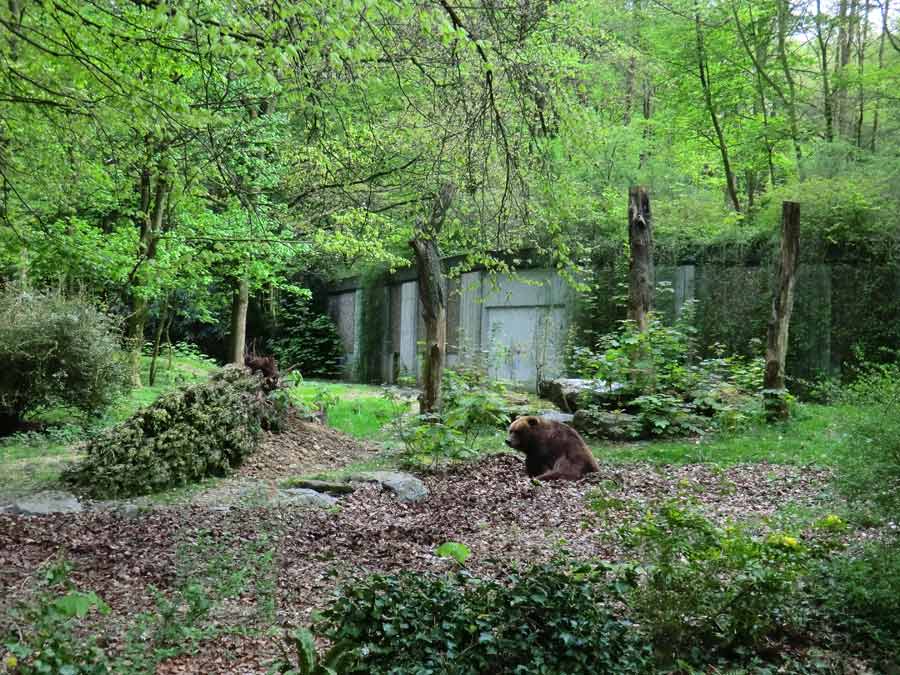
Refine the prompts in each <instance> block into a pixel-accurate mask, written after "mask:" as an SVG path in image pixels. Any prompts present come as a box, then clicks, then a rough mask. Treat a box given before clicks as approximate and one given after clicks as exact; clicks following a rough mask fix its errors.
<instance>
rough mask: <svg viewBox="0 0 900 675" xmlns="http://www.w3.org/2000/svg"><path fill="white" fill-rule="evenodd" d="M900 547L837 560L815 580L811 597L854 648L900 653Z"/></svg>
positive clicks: (888, 545) (889, 545)
mask: <svg viewBox="0 0 900 675" xmlns="http://www.w3.org/2000/svg"><path fill="white" fill-rule="evenodd" d="M898 549H900V546H898V542H896V541H893V542H884V543H877V544H870V545H868V546H866V547H865V548H864V549H863V550H862V551H860V552H857V553H856V554H854V555H840V556H835V557H834V558H831V559H829V560H827V561H825V562H824V563H823V564H822V565H821V567H820V568H819V569H817V570H816V574H814V575H812V576H811V590H810V593H811V596H812V597H813V598H814V599H815V601H816V606H817V608H818V612H819V614H820V616H821V618H822V619H823V620H824V621H825V623H826V624H828V626H829V627H830V628H832V629H837V630H838V631H839V633H840V634H841V635H844V636H846V638H847V639H848V642H849V646H851V647H860V646H863V647H871V646H872V645H876V646H881V647H882V648H885V649H887V650H892V651H893V652H894V654H897V653H898V651H897V650H900V550H898Z"/></svg>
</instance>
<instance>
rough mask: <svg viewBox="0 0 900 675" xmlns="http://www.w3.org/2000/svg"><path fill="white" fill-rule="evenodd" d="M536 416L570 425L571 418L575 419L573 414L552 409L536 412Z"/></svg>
mask: <svg viewBox="0 0 900 675" xmlns="http://www.w3.org/2000/svg"><path fill="white" fill-rule="evenodd" d="M538 417H540V418H541V419H545V420H547V421H548V422H562V423H563V424H569V425H571V424H572V420H574V419H575V415H570V414H569V413H562V412H554V411H549V412H543V413H538Z"/></svg>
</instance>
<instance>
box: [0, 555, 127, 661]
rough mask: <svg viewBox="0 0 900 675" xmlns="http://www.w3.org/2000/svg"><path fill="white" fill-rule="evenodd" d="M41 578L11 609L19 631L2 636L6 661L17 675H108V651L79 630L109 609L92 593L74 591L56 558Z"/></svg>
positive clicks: (67, 569) (68, 569)
mask: <svg viewBox="0 0 900 675" xmlns="http://www.w3.org/2000/svg"><path fill="white" fill-rule="evenodd" d="M42 571H43V574H42V575H41V582H40V583H41V585H40V586H39V588H38V590H37V593H36V595H35V597H34V598H33V599H32V600H31V601H30V602H28V603H24V604H22V605H20V606H19V607H17V608H15V610H14V612H13V615H12V617H11V618H13V619H14V620H15V623H16V624H17V625H18V626H19V627H21V630H19V631H17V632H16V633H12V634H10V635H6V636H4V637H3V641H2V644H3V647H4V649H5V650H6V652H7V654H6V656H5V657H4V662H5V664H6V666H7V667H8V672H11V673H15V675H39V674H41V673H67V674H69V675H106V674H107V673H112V672H114V670H113V669H111V668H110V665H109V658H108V657H107V654H106V652H105V651H104V650H103V649H102V648H101V647H100V646H98V644H97V639H96V638H95V637H84V636H83V635H82V633H83V632H84V631H79V630H78V628H79V627H80V624H81V623H82V622H83V620H84V619H85V618H86V617H87V616H88V615H89V614H93V613H101V614H106V613H108V612H109V607H108V606H107V604H106V603H105V602H103V600H102V599H100V598H99V597H98V596H97V595H96V594H95V593H85V592H82V591H79V590H77V589H76V588H75V587H74V586H73V585H72V583H71V582H70V580H69V574H70V572H71V566H70V565H69V564H68V563H66V562H65V561H63V560H55V561H53V562H52V563H51V564H50V565H48V566H47V567H46V568H45V569H44V570H42Z"/></svg>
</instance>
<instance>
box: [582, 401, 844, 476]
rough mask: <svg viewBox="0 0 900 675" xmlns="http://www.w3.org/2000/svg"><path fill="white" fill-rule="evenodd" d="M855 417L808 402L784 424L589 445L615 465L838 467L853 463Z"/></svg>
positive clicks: (842, 411)
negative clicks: (851, 432)
mask: <svg viewBox="0 0 900 675" xmlns="http://www.w3.org/2000/svg"><path fill="white" fill-rule="evenodd" d="M854 414H855V410H854V409H853V408H851V407H848V406H825V405H814V404H806V405H800V406H798V409H797V413H796V415H795V417H794V418H792V419H791V420H789V421H787V422H785V423H783V424H777V425H772V426H769V425H764V424H760V425H758V426H755V427H753V428H751V429H749V430H746V431H742V432H740V433H735V434H719V435H711V436H709V437H706V438H703V439H700V440H697V439H693V440H691V439H688V440H672V441H646V442H641V443H626V444H616V445H612V444H602V443H592V444H591V446H592V450H593V451H594V454H595V455H597V457H599V458H601V459H604V460H608V461H614V462H633V461H649V462H654V463H658V464H695V463H712V464H718V465H722V466H727V465H729V464H739V463H743V462H770V463H773V464H798V465H807V464H815V465H819V466H837V465H840V464H842V463H844V462H846V461H848V459H850V458H849V443H848V440H849V436H848V433H847V431H846V429H847V421H848V420H849V419H850V417H851V416H852V415H854Z"/></svg>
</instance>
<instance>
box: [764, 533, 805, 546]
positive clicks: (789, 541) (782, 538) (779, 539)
mask: <svg viewBox="0 0 900 675" xmlns="http://www.w3.org/2000/svg"><path fill="white" fill-rule="evenodd" d="M769 543H770V544H772V545H773V546H783V547H784V548H800V542H799V541H797V539H796V538H795V537H789V536H788V535H786V534H777V535H776V534H773V535H772V536H771V537H769Z"/></svg>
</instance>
